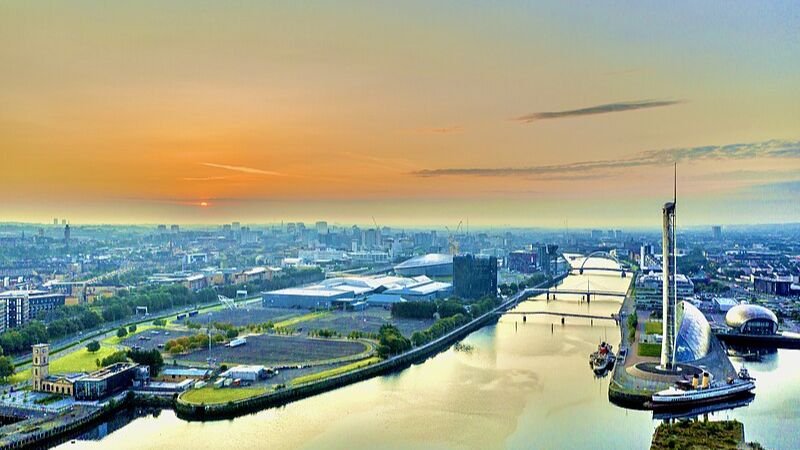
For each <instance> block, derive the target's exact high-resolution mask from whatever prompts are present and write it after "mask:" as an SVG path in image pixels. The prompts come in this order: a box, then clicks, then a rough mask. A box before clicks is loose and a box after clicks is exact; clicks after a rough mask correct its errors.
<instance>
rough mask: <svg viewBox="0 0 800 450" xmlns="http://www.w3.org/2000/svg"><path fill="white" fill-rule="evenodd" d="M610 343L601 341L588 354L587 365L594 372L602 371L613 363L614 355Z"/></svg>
mask: <svg viewBox="0 0 800 450" xmlns="http://www.w3.org/2000/svg"><path fill="white" fill-rule="evenodd" d="M611 348H612V347H611V344H609V343H606V342H601V343H600V345H598V346H597V351H596V352H594V353H592V354H591V355H589V365H590V366H591V367H592V370H594V372H595V373H596V374H601V373H604V372H605V371H607V370H609V369H610V368H611V366H612V365H613V364H614V360H615V359H616V357H615V356H614V352H612V351H611Z"/></svg>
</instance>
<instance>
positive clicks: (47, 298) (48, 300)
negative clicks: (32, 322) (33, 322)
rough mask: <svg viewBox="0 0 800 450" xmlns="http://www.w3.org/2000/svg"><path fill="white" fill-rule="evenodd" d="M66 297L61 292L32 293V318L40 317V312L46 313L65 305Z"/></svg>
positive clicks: (30, 299)
mask: <svg viewBox="0 0 800 450" xmlns="http://www.w3.org/2000/svg"><path fill="white" fill-rule="evenodd" d="M66 299H67V296H66V295H65V294H61V293H49V292H48V293H45V294H32V295H31V296H30V297H28V301H29V302H30V316H31V319H36V318H38V317H39V314H40V313H42V314H44V313H47V312H48V311H53V310H54V309H56V308H58V307H59V306H64V304H65V302H66Z"/></svg>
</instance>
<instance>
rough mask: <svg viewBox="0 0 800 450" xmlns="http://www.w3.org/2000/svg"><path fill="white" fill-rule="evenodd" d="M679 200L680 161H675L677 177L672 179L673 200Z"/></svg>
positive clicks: (674, 201)
mask: <svg viewBox="0 0 800 450" xmlns="http://www.w3.org/2000/svg"><path fill="white" fill-rule="evenodd" d="M677 201H678V161H675V178H674V180H673V181H672V202H673V204H674V203H677Z"/></svg>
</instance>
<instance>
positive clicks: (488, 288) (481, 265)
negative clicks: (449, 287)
mask: <svg viewBox="0 0 800 450" xmlns="http://www.w3.org/2000/svg"><path fill="white" fill-rule="evenodd" d="M453 291H454V293H455V295H456V296H457V297H461V298H463V299H477V298H481V297H485V296H487V295H489V296H496V295H497V258H495V257H494V256H488V257H481V256H474V255H463V256H454V257H453Z"/></svg>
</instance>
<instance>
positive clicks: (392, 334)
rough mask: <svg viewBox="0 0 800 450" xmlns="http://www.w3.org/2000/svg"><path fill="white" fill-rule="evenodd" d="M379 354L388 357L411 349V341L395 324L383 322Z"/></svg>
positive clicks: (379, 340)
mask: <svg viewBox="0 0 800 450" xmlns="http://www.w3.org/2000/svg"><path fill="white" fill-rule="evenodd" d="M378 336H380V337H379V339H378V356H380V357H381V358H387V357H389V356H391V355H397V354H400V353H403V352H405V351H408V350H410V349H411V341H409V340H408V338H406V337H405V336H403V333H401V332H400V329H398V328H397V327H396V326H394V325H390V324H383V325H381V328H380V330H379V331H378Z"/></svg>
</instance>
